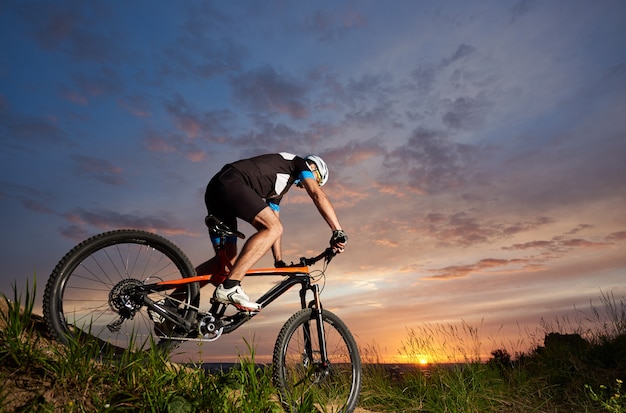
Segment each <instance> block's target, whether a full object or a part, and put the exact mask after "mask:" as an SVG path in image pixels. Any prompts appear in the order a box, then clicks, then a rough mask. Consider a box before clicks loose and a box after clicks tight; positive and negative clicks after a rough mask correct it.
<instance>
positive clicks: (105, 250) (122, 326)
mask: <svg viewBox="0 0 626 413" xmlns="http://www.w3.org/2000/svg"><path fill="white" fill-rule="evenodd" d="M194 274H195V271H194V269H193V267H192V266H191V264H190V263H189V260H188V259H187V257H186V256H185V255H184V254H183V252H182V251H181V250H180V249H179V248H178V247H176V246H175V245H174V244H173V243H171V242H170V241H168V240H166V239H165V238H162V237H160V236H158V235H155V234H151V233H148V232H144V231H136V230H118V231H111V232H107V233H104V234H100V235H96V236H94V237H92V238H89V239H88V240H86V241H84V242H82V243H81V244H79V245H78V246H76V247H74V248H73V249H72V250H71V251H70V252H68V253H67V254H66V256H65V257H64V258H63V259H62V260H61V261H60V262H59V264H58V265H57V266H56V268H55V269H54V271H53V273H52V274H51V276H50V279H49V280H48V283H47V285H46V290H45V293H44V315H45V318H46V323H47V325H48V328H49V329H50V331H51V333H52V334H53V336H54V337H55V338H56V339H57V340H59V341H61V342H62V343H65V344H67V343H68V340H71V339H72V338H80V339H81V340H88V339H92V340H93V339H95V340H96V341H97V342H98V344H99V345H100V348H101V349H102V351H103V352H104V351H113V352H115V353H119V352H120V351H123V350H125V349H130V350H132V351H141V350H145V349H147V348H149V347H151V346H153V345H158V346H159V347H161V348H162V349H164V350H167V351H169V350H170V349H171V348H172V347H173V345H172V344H173V342H172V341H171V340H168V339H167V338H169V337H175V336H177V334H179V333H176V332H175V330H174V326H173V325H172V324H171V323H170V322H169V321H166V320H164V319H162V318H160V317H158V315H157V314H155V313H152V312H149V311H148V310H147V308H146V307H145V306H143V303H142V299H141V296H138V295H136V294H134V292H135V291H136V289H135V287H137V286H140V285H142V284H143V283H155V282H158V281H166V280H172V279H179V278H181V277H190V276H193V275H194ZM167 293H168V292H159V293H150V294H148V297H149V298H150V299H152V300H153V301H161V302H163V303H167V305H170V306H172V307H175V308H177V311H178V313H179V314H181V315H182V316H184V317H185V318H186V319H187V320H190V321H191V320H192V319H193V318H195V314H196V311H195V310H194V309H193V308H191V307H190V306H191V305H197V301H198V300H199V294H198V285H197V284H196V283H193V284H188V285H187V286H185V287H184V288H183V289H181V290H180V291H178V292H177V293H176V297H175V299H172V297H169V296H168V295H167ZM121 314H125V317H120V315H121ZM116 324H118V325H117V326H116V327H119V328H118V329H117V330H116V329H115V328H111V326H114V325H116Z"/></svg>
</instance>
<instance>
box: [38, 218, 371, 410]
mask: <svg viewBox="0 0 626 413" xmlns="http://www.w3.org/2000/svg"><path fill="white" fill-rule="evenodd" d="M205 222H206V224H207V226H208V227H209V229H210V230H211V231H212V232H213V233H214V234H218V236H219V244H218V245H217V246H216V253H217V254H218V255H219V256H220V259H221V260H222V263H223V264H224V265H223V266H222V268H228V266H229V265H230V261H229V260H228V258H227V257H226V255H225V250H224V247H225V244H226V238H227V237H229V236H237V237H239V238H244V237H245V236H244V234H242V233H241V232H238V231H234V230H231V229H230V228H228V227H227V226H226V225H224V224H223V223H222V222H220V221H219V220H217V219H216V218H215V217H212V216H209V217H207V219H206V221H205ZM334 256H335V252H333V249H332V248H327V249H326V250H324V251H323V252H322V253H320V254H319V255H317V256H315V257H311V258H305V257H303V258H301V259H300V262H299V263H297V264H292V265H291V266H287V267H283V268H261V269H253V270H250V271H249V272H247V274H246V276H247V277H250V276H282V277H283V279H282V280H281V281H280V282H278V283H277V284H275V285H274V286H273V287H272V288H270V289H269V290H268V291H267V292H266V293H265V294H263V295H262V296H261V297H260V298H259V299H258V300H257V302H258V303H259V304H260V305H261V308H262V309H263V308H265V307H267V306H268V305H270V304H271V303H272V302H274V301H275V300H276V299H278V298H279V297H280V296H282V295H283V294H285V293H286V292H287V291H288V290H290V289H291V288H292V287H293V286H296V285H300V291H299V293H300V305H301V309H300V310H299V311H297V312H296V313H295V314H293V315H292V316H291V317H290V318H289V319H288V320H287V321H286V322H285V324H284V325H283V326H282V328H281V329H280V332H279V334H278V337H277V339H276V344H275V346H274V350H273V358H272V362H273V372H272V378H273V381H274V383H275V385H276V387H277V389H278V390H279V395H280V399H281V402H282V403H283V406H284V407H285V409H286V410H292V409H294V410H295V409H298V406H299V405H300V404H301V403H310V402H311V400H313V401H314V403H315V404H316V405H317V406H318V407H319V408H320V409H321V410H322V411H333V412H352V411H353V410H354V408H355V407H356V404H357V400H358V397H359V392H360V388H361V360H360V356H359V351H358V347H357V345H356V342H355V340H354V338H353V336H352V334H351V333H350V331H349V330H348V327H347V326H346V325H345V323H344V322H343V321H342V320H341V319H340V318H339V317H338V316H336V315H335V314H333V313H332V312H330V311H328V310H325V309H324V308H323V307H322V302H321V299H320V293H321V291H320V287H319V282H320V281H321V280H322V279H323V280H325V271H326V268H327V266H328V264H329V263H330V261H331V260H332V258H333V257H334ZM321 260H323V263H324V265H323V269H322V270H315V271H311V270H310V269H309V266H312V265H314V264H316V263H317V262H318V261H321ZM226 277H227V274H226V273H221V274H205V275H196V273H195V269H194V267H193V266H192V265H191V263H190V261H189V259H188V258H187V256H186V255H185V254H184V253H183V251H182V250H181V249H180V248H179V247H177V246H176V245H175V244H174V243H173V242H171V241H170V240H167V239H166V238H163V237H162V236H160V235H157V234H154V233H151V232H146V231H142V230H134V229H123V230H114V231H109V232H105V233H102V234H99V235H95V236H93V237H91V238H89V239H87V240H85V241H83V242H82V243H80V244H78V245H77V246H75V247H74V248H73V249H71V250H70V251H69V252H68V253H67V254H66V255H65V256H64V257H63V258H62V259H61V261H59V263H58V264H57V266H56V267H55V268H54V270H53V271H52V274H51V275H50V278H49V280H48V282H47V284H46V288H45V292H44V300H43V310H44V317H45V321H46V325H47V326H48V329H49V330H50V332H51V334H52V336H53V337H54V338H55V339H56V340H57V341H59V342H61V343H63V344H66V345H67V344H68V343H69V342H70V340H77V339H82V340H84V339H86V338H88V339H95V340H96V341H97V343H98V344H99V345H100V349H101V353H102V354H103V355H111V354H119V353H120V352H123V351H125V350H131V351H145V350H147V349H149V348H150V347H152V346H156V347H157V348H158V349H160V350H163V351H165V352H170V351H171V350H173V349H174V348H176V347H177V346H178V345H179V344H180V343H182V342H186V341H201V342H212V341H215V340H217V339H219V338H220V337H221V336H222V335H223V334H228V333H231V332H233V331H235V330H236V329H237V328H239V327H240V326H242V325H243V324H245V323H246V322H248V321H249V320H251V319H252V318H254V317H255V316H256V315H257V314H258V313H256V312H249V311H245V310H239V309H237V308H235V306H233V305H229V304H224V303H220V302H217V301H215V300H213V299H212V300H211V304H210V308H209V309H208V310H202V309H201V308H200V307H199V303H200V288H201V287H203V286H205V285H207V284H212V285H214V286H217V285H219V284H220V283H222V282H223V281H224V280H225V279H226Z"/></svg>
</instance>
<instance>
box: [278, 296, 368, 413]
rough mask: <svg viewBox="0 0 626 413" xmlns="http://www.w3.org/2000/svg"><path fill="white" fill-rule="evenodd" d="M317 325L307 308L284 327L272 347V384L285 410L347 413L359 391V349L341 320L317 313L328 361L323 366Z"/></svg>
mask: <svg viewBox="0 0 626 413" xmlns="http://www.w3.org/2000/svg"><path fill="white" fill-rule="evenodd" d="M317 320H318V319H317V310H316V309H312V308H307V309H303V310H300V311H299V312H297V313H296V314H294V315H293V316H292V317H291V318H290V319H289V320H288V321H287V322H286V323H285V324H284V326H283V327H282V329H281V330H280V333H279V334H278V338H277V340H276V345H275V347H274V354H273V366H274V370H273V380H274V384H275V385H276V387H277V388H278V390H279V392H280V396H281V401H282V403H283V406H284V407H285V409H286V410H287V411H302V408H305V407H306V406H315V408H317V409H318V411H323V412H352V411H354V409H355V408H356V404H357V401H358V397H359V392H360V389H361V359H360V357H359V351H358V347H357V345H356V342H355V340H354V338H353V337H352V334H351V333H350V331H349V330H348V328H347V327H346V325H345V324H344V323H343V321H341V320H340V319H339V317H337V316H336V315H335V314H333V313H331V312H329V311H326V310H322V320H323V323H322V324H323V328H324V332H325V333H324V334H325V337H326V347H327V352H328V359H329V366H328V367H324V366H322V365H321V360H320V359H321V357H320V356H321V352H320V345H319V337H318V326H317V324H318V321H317ZM307 411H308V410H307Z"/></svg>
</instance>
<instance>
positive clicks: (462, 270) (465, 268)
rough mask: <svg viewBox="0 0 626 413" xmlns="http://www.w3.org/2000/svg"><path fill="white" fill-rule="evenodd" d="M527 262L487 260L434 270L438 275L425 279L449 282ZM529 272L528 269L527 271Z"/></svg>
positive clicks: (520, 260) (519, 260)
mask: <svg viewBox="0 0 626 413" xmlns="http://www.w3.org/2000/svg"><path fill="white" fill-rule="evenodd" d="M523 263H525V260H522V259H510V260H507V259H495V258H485V259H482V260H480V261H478V262H476V263H474V264H468V265H453V266H449V267H445V268H441V269H437V270H432V271H431V272H434V273H436V275H432V276H427V277H424V279H427V280H428V279H430V280H449V279H453V278H461V277H466V276H468V275H470V274H475V273H483V272H485V271H487V270H490V269H493V268H496V269H500V270H499V271H498V272H500V271H502V268H504V267H507V266H509V265H517V264H523ZM526 270H528V269H526Z"/></svg>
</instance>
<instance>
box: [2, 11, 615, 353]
mask: <svg viewBox="0 0 626 413" xmlns="http://www.w3.org/2000/svg"><path fill="white" fill-rule="evenodd" d="M625 21H626V2H624V1H622V0H598V1H594V2H590V1H586V0H582V1H578V0H549V1H535V0H510V1H509V0H493V1H490V0H484V1H465V0H443V1H437V2H430V1H413V0H410V1H408V0H407V1H404V0H394V1H391V2H382V1H367V0H363V1H315V2H303V1H271V0H268V1H262V2H255V1H239V2H224V1H181V2H169V1H162V0H156V1H155V0H150V1H146V0H137V1H133V2H122V1H97V0H94V1H89V2H83V1H78V0H77V1H41V0H36V1H29V0H24V1H22V0H20V1H16V0H15V1H11V0H9V1H3V2H2V3H1V4H0V142H1V151H0V220H1V221H0V222H1V224H2V226H1V227H2V231H1V232H0V237H1V245H2V249H1V251H0V257H1V262H2V266H1V269H0V291H2V292H4V293H5V294H7V295H9V296H11V292H12V286H16V287H17V288H18V290H21V289H23V288H24V286H25V284H26V282H27V280H28V281H29V282H30V284H31V285H32V282H33V279H34V278H35V277H36V283H37V304H36V309H35V311H36V312H37V311H41V310H40V309H41V297H42V294H43V289H44V285H45V282H46V281H47V278H48V275H49V274H50V272H51V271H52V269H53V268H54V266H55V265H56V263H57V262H58V261H59V260H60V259H61V258H62V257H63V255H64V254H65V253H66V252H67V251H69V250H70V249H71V248H72V247H73V246H74V245H76V244H77V243H79V242H80V241H82V240H83V239H85V238H87V237H90V236H92V235H95V234H97V233H100V232H104V231H108V230H113V229H121V228H139V229H145V230H149V231H153V232H156V233H159V234H160V235H163V236H165V237H167V238H168V239H170V240H172V241H173V242H174V243H176V244H177V245H178V246H180V247H181V248H182V249H183V250H184V251H185V253H186V254H187V255H188V257H189V258H190V260H191V261H192V262H193V263H194V264H199V263H201V262H203V261H204V260H205V259H207V258H209V257H210V256H212V253H211V252H210V251H211V247H210V243H209V240H208V236H207V233H206V229H205V227H204V224H203V221H204V216H205V214H206V211H205V207H204V200H203V196H204V189H205V187H206V184H207V182H208V180H209V179H210V178H211V177H212V176H213V175H214V174H215V173H216V172H217V171H219V169H221V167H222V166H223V165H224V164H225V163H227V162H230V161H235V160H237V159H241V158H246V157H250V156H254V155H259V154H263V153H271V152H283V151H284V152H291V153H295V154H300V155H306V154H309V153H315V154H318V155H320V156H322V157H323V158H324V159H325V160H326V162H327V163H328V165H329V168H330V180H329V182H328V184H327V185H326V186H325V187H324V189H325V190H326V193H327V194H328V196H329V197H330V199H331V201H332V202H333V204H334V206H335V208H336V210H337V214H338V216H339V220H340V222H341V224H342V226H343V228H344V229H345V231H346V233H347V234H348V235H349V237H350V240H349V244H348V246H347V249H346V251H345V252H344V253H343V254H341V255H340V256H338V257H337V258H336V259H335V260H334V261H333V262H332V263H331V265H330V266H329V268H328V270H327V272H326V280H325V284H324V290H323V294H322V299H323V302H324V305H325V308H326V309H328V310H331V311H333V312H335V313H336V314H337V315H339V316H340V317H341V318H342V319H343V320H344V321H345V322H346V323H347V325H348V326H349V328H350V330H351V331H352V332H353V334H354V335H355V337H356V339H357V342H358V343H359V345H360V346H361V347H362V348H363V349H364V351H363V353H364V354H367V355H369V356H371V355H372V354H374V355H375V356H376V357H379V358H381V359H383V360H388V361H402V360H406V358H407V356H411V355H412V354H413V353H424V352H426V350H422V349H421V347H420V348H418V347H419V346H416V344H415V339H416V338H419V337H421V338H422V339H423V338H424V336H425V335H427V334H428V332H432V331H435V332H437V333H438V334H433V336H438V335H443V336H444V341H447V343H444V344H443V345H444V347H445V346H446V345H447V346H449V347H448V349H450V348H452V347H454V344H451V343H452V341H454V339H455V338H460V339H461V340H462V339H463V336H464V335H465V334H466V333H469V335H470V336H471V337H473V338H474V344H473V345H478V346H479V347H480V350H478V351H477V352H478V353H480V354H481V355H482V356H484V355H485V354H486V355H487V356H488V355H489V352H490V351H491V350H493V349H495V348H506V349H507V350H508V351H509V352H510V353H511V354H513V353H514V352H516V351H524V350H526V349H527V348H528V346H530V345H532V344H533V343H535V342H536V340H540V339H542V336H541V331H543V330H542V328H543V329H545V327H546V325H549V326H556V327H560V326H563V325H564V324H567V323H568V322H569V323H571V324H572V325H573V326H580V323H581V322H582V321H581V320H585V319H586V318H587V315H588V313H589V311H591V309H592V308H595V306H599V305H601V302H602V300H600V301H599V298H600V297H602V296H603V295H605V294H613V295H614V296H615V299H616V300H620V299H621V298H620V297H624V296H626V284H625V283H624V278H625V276H626V253H625V252H626V202H625V201H626V48H625V47H624V39H626V25H625V24H624V22H625ZM281 207H282V209H281V219H282V221H283V224H284V227H285V231H284V235H283V249H284V258H285V260H286V261H297V260H298V258H299V257H300V256H303V255H313V254H314V253H316V252H319V251H321V250H323V249H324V248H325V247H326V246H327V244H328V240H329V238H330V235H331V232H330V230H329V228H328V226H327V225H326V224H325V222H324V221H323V219H322V218H321V217H320V215H319V214H318V213H317V211H316V209H315V207H314V206H313V204H312V202H311V201H310V200H309V199H308V197H307V196H306V193H304V192H303V191H302V190H299V189H298V188H293V189H292V190H291V191H290V192H289V194H288V195H287V196H286V198H285V199H284V200H283V203H282V204H281ZM240 228H241V229H243V231H244V232H245V233H246V234H248V235H250V234H252V233H253V231H252V227H250V226H249V225H248V224H245V223H242V224H241V226H240ZM270 255H271V254H268V256H267V257H266V258H264V259H263V260H262V261H261V262H260V263H259V264H258V266H270V265H271V263H272V260H271V257H270ZM276 281H277V280H276V279H272V280H257V279H245V280H244V282H243V286H244V288H245V289H246V292H247V293H248V294H249V295H250V296H251V298H255V296H256V297H258V296H260V295H261V293H262V292H263V291H264V290H265V289H267V288H269V286H271V285H272V283H274V282H276ZM207 289H210V287H206V289H205V290H203V293H204V295H203V297H204V298H205V299H206V300H208V297H210V295H211V293H212V291H208V290H207ZM297 308H298V301H297V293H296V292H295V291H294V292H293V293H292V294H291V295H290V296H286V297H285V298H284V299H283V298H281V300H279V301H278V302H276V303H274V304H272V306H270V307H268V308H267V309H264V310H263V312H262V313H261V314H259V316H257V317H255V319H253V320H252V321H251V322H250V323H248V324H246V325H245V326H243V327H241V328H240V329H239V330H237V331H235V332H234V333H232V334H231V335H229V336H225V337H222V338H220V339H219V340H218V341H216V342H214V343H210V344H208V345H204V346H202V347H201V348H200V350H199V351H198V349H196V348H191V349H188V350H185V351H187V354H189V355H190V356H189V357H191V358H195V359H202V360H209V361H225V360H229V359H231V358H232V357H234V356H237V354H238V353H239V352H245V349H246V345H245V344H244V340H243V339H245V340H248V341H253V342H254V343H255V345H256V346H257V354H258V355H259V357H262V356H264V355H267V354H269V353H270V352H271V348H272V346H273V343H274V340H275V337H276V334H277V331H278V329H279V328H280V326H281V325H282V323H284V321H286V320H287V318H288V316H289V315H290V314H292V313H293V312H295V311H296V310H297ZM600 308H601V307H600ZM449 331H454V332H456V333H454V334H452V337H451V335H449V334H448V332H449ZM564 332H566V331H564ZM439 333H440V334H439ZM459 336H460V337H459ZM466 340H467V339H466ZM469 340H470V341H471V339H469ZM426 356H428V357H431V358H435V355H434V354H426ZM439 357H444V356H441V355H440V356H439Z"/></svg>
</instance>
